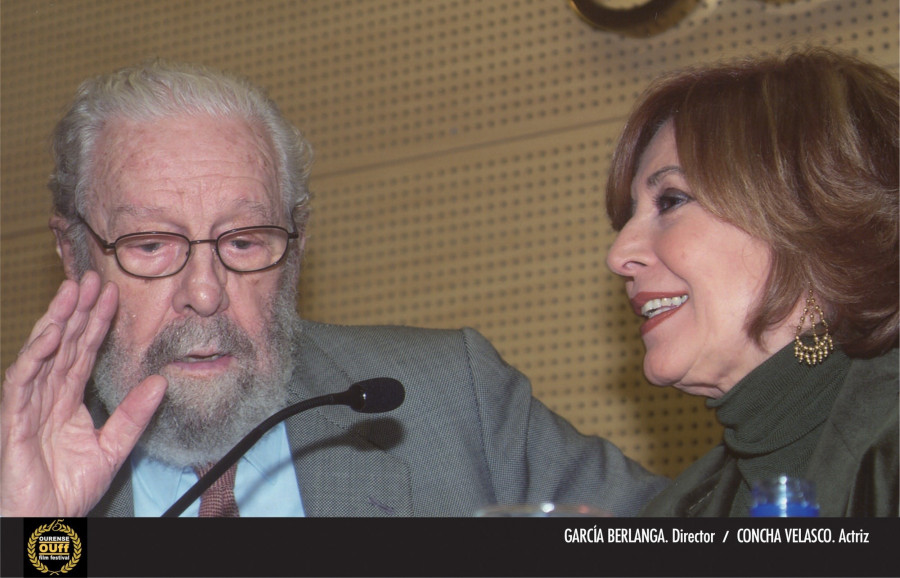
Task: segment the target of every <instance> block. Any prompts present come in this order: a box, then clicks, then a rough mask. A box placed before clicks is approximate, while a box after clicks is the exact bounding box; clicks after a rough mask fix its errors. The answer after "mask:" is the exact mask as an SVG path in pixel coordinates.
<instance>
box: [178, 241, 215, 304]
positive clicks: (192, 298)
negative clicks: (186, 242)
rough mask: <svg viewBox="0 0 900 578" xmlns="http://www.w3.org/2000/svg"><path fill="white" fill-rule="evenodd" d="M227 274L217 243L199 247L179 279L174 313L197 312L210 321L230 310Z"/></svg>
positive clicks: (193, 249)
mask: <svg viewBox="0 0 900 578" xmlns="http://www.w3.org/2000/svg"><path fill="white" fill-rule="evenodd" d="M227 275H228V271H227V270H226V269H225V265H223V264H222V261H220V260H219V256H218V255H217V254H216V245H215V243H202V244H196V245H194V246H193V247H191V254H190V257H189V258H188V262H187V264H186V265H185V266H184V269H182V270H181V272H179V273H178V274H177V275H176V279H177V280H178V288H177V290H176V292H175V296H174V297H173V303H172V305H173V307H174V308H175V311H177V312H179V313H184V312H186V311H187V310H192V311H194V312H195V313H196V314H197V315H199V316H201V317H209V316H210V315H215V314H216V313H218V312H220V311H223V310H224V309H227V308H228V291H227V290H226V281H227Z"/></svg>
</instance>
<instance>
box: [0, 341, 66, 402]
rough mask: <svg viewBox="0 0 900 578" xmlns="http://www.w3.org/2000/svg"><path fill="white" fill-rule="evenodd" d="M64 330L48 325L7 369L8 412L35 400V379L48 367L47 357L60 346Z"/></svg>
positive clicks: (4, 390)
mask: <svg viewBox="0 0 900 578" xmlns="http://www.w3.org/2000/svg"><path fill="white" fill-rule="evenodd" d="M61 336H62V330H61V329H60V328H59V326H57V325H48V326H47V327H45V328H44V331H43V333H41V334H40V335H37V336H35V338H34V339H33V340H32V341H31V342H30V343H28V344H27V345H26V346H25V347H24V348H23V349H22V351H21V352H20V353H19V357H18V358H17V359H16V361H15V362H13V364H12V365H10V366H9V367H8V368H7V369H6V374H5V377H4V380H3V408H4V414H6V411H10V412H18V411H21V410H23V409H24V408H25V407H26V406H27V405H28V403H29V401H32V400H34V401H37V400H36V399H35V398H34V390H35V379H36V377H37V375H38V373H40V372H41V370H42V369H43V368H44V367H45V366H46V359H47V357H48V356H49V355H50V354H51V353H53V351H55V350H56V348H57V346H58V345H59V342H60V338H61Z"/></svg>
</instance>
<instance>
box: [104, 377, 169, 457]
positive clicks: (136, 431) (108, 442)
mask: <svg viewBox="0 0 900 578" xmlns="http://www.w3.org/2000/svg"><path fill="white" fill-rule="evenodd" d="M167 387H168V382H167V381H166V379H165V378H164V377H162V376H161V375H151V376H150V377H148V378H147V379H145V380H144V381H142V382H141V383H140V384H139V385H138V386H137V387H135V388H134V389H133V390H131V391H130V392H128V395H126V396H125V399H123V400H122V403H120V404H119V406H118V407H117V408H116V409H115V411H114V412H113V413H112V415H111V416H109V419H108V420H106V424H105V425H104V426H103V429H102V430H100V439H99V443H100V447H101V448H102V449H103V450H104V451H105V452H106V454H107V456H108V457H109V459H110V460H111V463H112V465H113V467H114V469H116V470H118V468H119V467H121V465H122V463H123V462H124V461H125V459H126V458H127V457H128V455H129V454H130V453H131V451H132V450H133V449H134V446H135V444H136V443H137V441H138V439H139V438H140V437H141V434H142V433H144V430H145V429H147V425H148V424H149V423H150V420H151V419H152V418H153V413H154V412H155V411H156V408H158V407H159V404H160V403H162V399H163V396H164V395H165V393H166V388H167Z"/></svg>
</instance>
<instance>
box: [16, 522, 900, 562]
mask: <svg viewBox="0 0 900 578" xmlns="http://www.w3.org/2000/svg"><path fill="white" fill-rule="evenodd" d="M60 520H61V521H59V520H55V519H36V518H25V519H23V518H5V519H3V520H2V525H0V531H2V533H0V537H2V550H0V553H2V556H0V558H2V562H0V575H2V576H34V575H50V574H47V573H46V572H45V573H43V574H41V573H40V572H38V573H37V574H35V570H36V568H35V563H34V560H35V556H34V555H32V554H29V551H32V552H34V551H37V550H35V548H31V549H30V550H29V541H30V542H31V545H32V546H35V544H37V545H38V549H40V548H39V544H40V543H41V542H40V538H41V537H43V536H49V535H50V531H51V528H55V530H54V532H55V534H54V535H56V536H60V538H55V539H54V540H63V539H64V538H65V537H66V536H69V538H70V539H69V543H70V546H68V547H65V546H62V545H60V544H61V543H60V542H49V544H56V545H55V546H50V545H48V546H46V547H45V548H44V549H45V550H48V551H49V550H50V549H54V548H55V549H57V550H60V551H62V550H63V549H65V548H68V550H67V551H68V552H74V541H73V540H72V539H71V537H72V536H77V537H78V540H79V545H80V547H81V548H82V549H81V551H80V559H79V560H77V561H76V562H77V564H73V563H72V562H71V560H72V558H71V557H70V558H69V561H68V562H66V563H67V564H69V565H70V566H72V567H71V568H69V570H68V571H67V573H66V574H62V573H56V574H53V575H56V576H67V575H70V576H75V575H82V576H84V575H87V576H900V555H898V549H900V541H898V538H900V519H822V518H745V519H704V520H696V519H690V520H689V519H625V518H622V519H618V518H427V519H412V518H411V519H389V520H383V519H369V518H353V519H348V518H338V519H310V518H240V519H197V518H193V519H155V518H130V519H101V518H90V519H69V520H66V519H60ZM51 523H54V524H55V526H51V527H48V526H47V524H51ZM37 531H40V532H41V533H39V534H37V537H35V536H36V534H35V533H36V532H37ZM62 543H65V542H62ZM79 564H81V565H80V566H79ZM42 565H43V566H45V568H46V569H47V570H49V571H50V572H53V571H56V572H59V570H58V569H55V570H54V568H50V567H49V562H45V563H42ZM76 570H77V572H78V573H76ZM81 572H84V573H81Z"/></svg>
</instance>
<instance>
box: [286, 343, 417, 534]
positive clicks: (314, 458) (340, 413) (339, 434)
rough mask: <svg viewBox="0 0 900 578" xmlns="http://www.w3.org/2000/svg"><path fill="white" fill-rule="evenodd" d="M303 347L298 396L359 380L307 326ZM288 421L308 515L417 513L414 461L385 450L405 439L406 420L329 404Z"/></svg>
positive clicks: (295, 382)
mask: <svg viewBox="0 0 900 578" xmlns="http://www.w3.org/2000/svg"><path fill="white" fill-rule="evenodd" d="M298 353H299V355H298V357H299V358H300V361H299V363H297V365H296V369H295V371H294V375H293V376H292V379H291V384H290V392H291V397H292V398H293V399H292V401H291V403H296V402H297V401H300V400H302V399H309V398H312V397H316V396H320V395H326V394H329V393H336V392H341V391H344V390H346V389H347V388H348V387H350V385H351V384H352V383H354V382H355V381H356V379H354V378H351V377H350V376H349V375H348V374H347V373H346V371H345V370H344V368H343V367H341V366H339V365H338V364H337V363H336V362H335V361H334V360H333V359H331V358H330V357H329V356H328V355H327V354H325V353H324V352H323V351H322V350H321V349H319V347H318V345H317V344H316V343H314V342H313V340H311V339H307V338H305V336H304V335H303V334H302V333H301V346H300V347H299V348H298ZM364 353H365V352H362V353H361V354H364ZM388 415H389V414H388ZM285 425H286V426H287V432H288V441H289V443H290V446H291V452H292V454H293V460H294V468H295V470H296V474H297V482H298V483H299V485H300V496H301V499H302V500H303V508H304V511H305V512H306V515H307V516H363V517H381V516H411V515H413V510H412V486H411V481H410V480H411V478H410V472H409V469H408V466H407V464H406V463H405V462H403V461H402V460H399V459H397V458H396V457H394V456H392V455H391V454H390V453H388V452H387V451H386V450H387V449H389V448H390V447H392V446H394V445H396V444H399V443H400V442H401V441H402V438H403V429H402V426H401V425H400V422H398V421H396V420H395V419H393V418H391V417H384V416H380V415H378V414H362V413H356V412H354V411H353V410H352V409H350V408H348V407H345V406H323V407H318V408H315V409H312V410H309V411H306V412H304V413H300V414H297V415H295V416H293V417H291V418H289V419H288V420H287V421H286V423H285Z"/></svg>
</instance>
